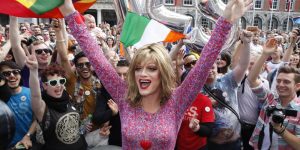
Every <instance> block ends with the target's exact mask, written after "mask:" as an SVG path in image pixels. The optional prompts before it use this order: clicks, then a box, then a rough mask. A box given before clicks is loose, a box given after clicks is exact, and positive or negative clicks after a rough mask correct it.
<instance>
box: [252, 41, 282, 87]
mask: <svg viewBox="0 0 300 150" xmlns="http://www.w3.org/2000/svg"><path fill="white" fill-rule="evenodd" d="M276 49H277V45H276V40H275V39H274V38H272V39H269V40H268V41H267V42H266V44H265V45H264V46H263V53H262V55H261V56H260V57H259V58H258V60H257V61H256V62H255V64H254V65H253V67H252V69H251V71H250V72H249V75H248V77H247V79H248V81H249V84H250V87H251V88H255V87H257V86H259V85H260V84H261V81H260V80H259V79H258V76H259V74H260V72H261V70H262V67H263V65H264V63H265V61H266V60H267V59H268V58H269V56H270V55H271V54H272V53H273V52H274V51H275V50H276Z"/></svg>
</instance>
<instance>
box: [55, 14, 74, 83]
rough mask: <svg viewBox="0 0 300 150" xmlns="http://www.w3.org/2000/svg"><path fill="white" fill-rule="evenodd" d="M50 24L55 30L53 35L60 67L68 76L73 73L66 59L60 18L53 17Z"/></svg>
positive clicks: (64, 39) (65, 47)
mask: <svg viewBox="0 0 300 150" xmlns="http://www.w3.org/2000/svg"><path fill="white" fill-rule="evenodd" d="M52 26H53V29H54V30H55V35H56V48H57V52H58V54H59V57H60V62H61V65H62V67H63V68H64V69H65V71H66V75H67V78H68V75H70V74H73V70H72V66H71V64H70V61H69V59H68V54H67V45H66V42H65V41H66V38H65V37H64V29H63V25H62V19H59V20H58V19H53V20H52Z"/></svg>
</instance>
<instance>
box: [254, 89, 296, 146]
mask: <svg viewBox="0 0 300 150" xmlns="http://www.w3.org/2000/svg"><path fill="white" fill-rule="evenodd" d="M252 91H253V93H255V94H256V95H257V97H258V99H259V100H260V102H263V101H264V104H263V106H262V109H261V111H260V114H259V118H258V120H257V123H256V127H255V130H254V132H253V134H252V137H251V138H250V141H249V144H250V145H252V146H253V147H254V149H259V148H258V139H259V134H260V132H261V130H262V128H263V126H264V129H265V130H264V133H265V136H264V138H263V144H262V148H261V149H263V150H264V149H268V148H269V146H270V144H271V142H270V136H269V124H270V122H271V117H268V116H267V115H266V109H267V107H268V106H271V105H275V106H281V104H280V100H279V98H278V96H276V95H275V94H273V93H271V92H270V91H269V90H267V89H266V88H264V87H263V86H262V84H261V85H259V86H258V87H256V88H253V89H252ZM286 109H294V110H297V111H298V114H297V117H290V116H288V117H286V118H285V119H284V122H283V125H284V126H286V130H288V131H289V132H290V133H292V134H294V135H296V136H297V137H300V122H299V117H300V114H299V111H300V99H298V98H297V97H295V98H294V99H293V100H292V101H291V102H290V103H289V104H288V106H287V107H286ZM266 133H267V134H266ZM292 149H293V148H292V147H291V146H290V145H288V143H287V142H286V141H285V140H284V139H283V138H282V137H281V136H279V135H277V134H276V133H275V132H273V136H272V145H271V150H292Z"/></svg>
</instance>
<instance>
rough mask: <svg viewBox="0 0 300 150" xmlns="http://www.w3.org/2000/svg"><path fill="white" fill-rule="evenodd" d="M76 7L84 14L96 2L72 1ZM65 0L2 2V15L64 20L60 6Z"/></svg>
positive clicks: (0, 7) (14, 0) (88, 0)
mask: <svg viewBox="0 0 300 150" xmlns="http://www.w3.org/2000/svg"><path fill="white" fill-rule="evenodd" d="M72 1H73V4H74V7H75V8H76V9H77V10H78V11H79V12H80V13H83V12H84V11H86V10H87V9H88V8H89V7H91V6H92V5H93V4H94V3H95V2H96V0H72ZM63 3H64V0H0V14H1V13H3V14H8V15H11V16H17V17H29V18H63V16H62V14H61V12H60V11H59V9H58V6H60V5H62V4H63Z"/></svg>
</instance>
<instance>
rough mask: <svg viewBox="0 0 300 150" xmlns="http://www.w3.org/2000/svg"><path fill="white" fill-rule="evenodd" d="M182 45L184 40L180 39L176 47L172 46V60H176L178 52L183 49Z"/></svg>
mask: <svg viewBox="0 0 300 150" xmlns="http://www.w3.org/2000/svg"><path fill="white" fill-rule="evenodd" d="M182 46H183V41H182V40H179V42H178V43H177V44H176V46H174V48H173V47H172V49H171V51H170V53H169V55H170V57H171V59H172V60H176V58H177V54H178V52H179V50H180V49H181V47H182Z"/></svg>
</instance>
